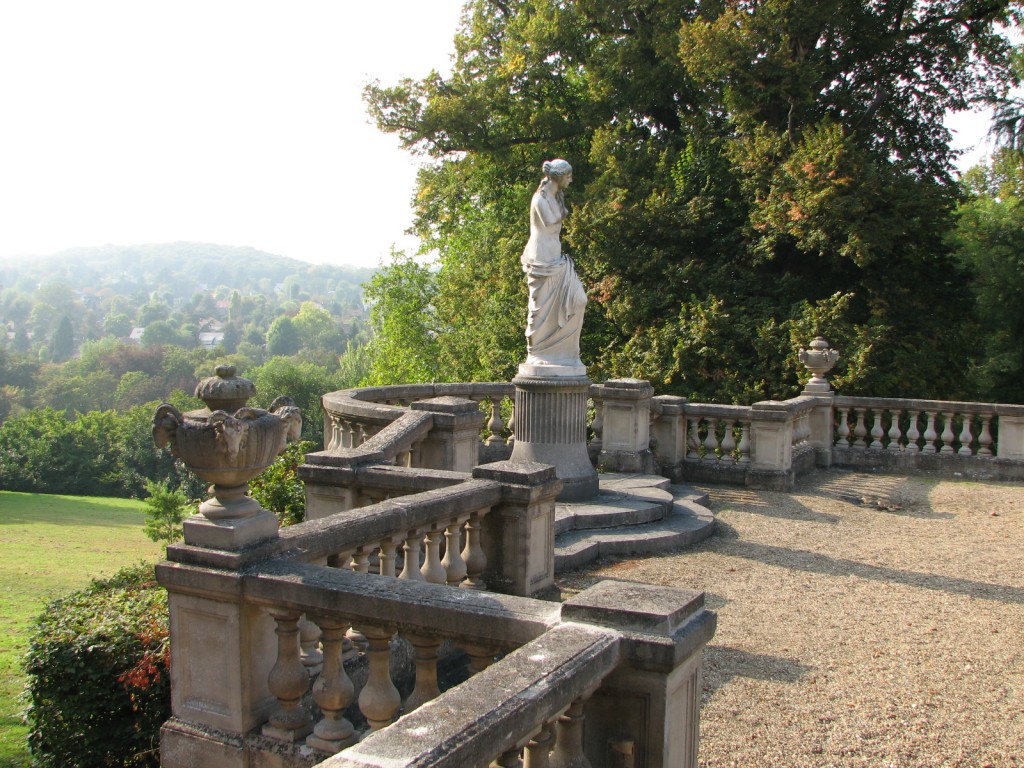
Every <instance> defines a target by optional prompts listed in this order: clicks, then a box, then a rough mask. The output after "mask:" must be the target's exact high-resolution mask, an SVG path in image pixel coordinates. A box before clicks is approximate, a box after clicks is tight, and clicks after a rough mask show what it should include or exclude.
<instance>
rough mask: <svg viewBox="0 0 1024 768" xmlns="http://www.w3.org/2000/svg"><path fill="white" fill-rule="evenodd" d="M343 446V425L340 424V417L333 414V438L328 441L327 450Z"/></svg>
mask: <svg viewBox="0 0 1024 768" xmlns="http://www.w3.org/2000/svg"><path fill="white" fill-rule="evenodd" d="M335 448H341V427H340V425H339V424H338V417H337V416H335V415H334V414H333V413H332V414H331V439H330V440H328V441H327V450H329V451H331V450H334V449H335Z"/></svg>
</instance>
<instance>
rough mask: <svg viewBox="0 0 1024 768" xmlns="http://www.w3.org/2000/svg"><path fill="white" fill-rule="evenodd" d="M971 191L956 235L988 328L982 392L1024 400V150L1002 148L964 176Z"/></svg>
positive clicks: (984, 341)
mask: <svg viewBox="0 0 1024 768" xmlns="http://www.w3.org/2000/svg"><path fill="white" fill-rule="evenodd" d="M964 186H965V188H966V190H967V191H968V193H969V194H970V195H971V196H970V198H969V199H967V200H966V201H964V202H963V203H962V204H961V205H960V207H959V209H958V210H957V227H956V229H955V230H954V231H953V232H952V234H951V240H952V242H953V243H954V244H955V245H956V247H957V249H958V250H957V253H958V255H959V257H960V259H961V260H962V262H963V263H964V265H965V266H966V267H967V268H968V269H969V270H970V272H971V274H972V275H973V278H972V280H971V282H970V285H971V288H972V292H973V294H974V296H975V299H976V312H977V314H978V317H979V318H980V319H981V321H982V324H983V326H984V328H985V333H984V335H983V337H982V347H983V349H984V357H983V358H982V359H981V361H980V362H979V365H978V368H977V370H976V371H975V374H974V375H975V376H976V378H977V380H978V385H979V388H980V394H981V395H982V397H984V398H986V399H992V400H996V401H998V402H1010V403H1024V346H1022V344H1021V339H1024V155H1022V154H1021V153H1019V152H1015V151H1011V150H1006V149H1004V150H1001V151H1000V152H998V153H996V155H995V156H994V157H993V158H992V160H991V162H990V163H989V164H988V165H986V166H978V167H976V168H973V169H971V170H970V171H969V172H968V173H967V174H966V176H965V178H964Z"/></svg>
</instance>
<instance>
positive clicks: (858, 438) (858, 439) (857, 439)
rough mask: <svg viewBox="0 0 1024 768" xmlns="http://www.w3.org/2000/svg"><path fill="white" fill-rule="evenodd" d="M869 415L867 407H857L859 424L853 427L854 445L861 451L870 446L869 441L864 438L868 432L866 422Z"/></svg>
mask: <svg viewBox="0 0 1024 768" xmlns="http://www.w3.org/2000/svg"><path fill="white" fill-rule="evenodd" d="M867 415H868V412H867V409H866V408H859V409H857V424H856V426H854V428H853V437H854V441H853V447H854V448H856V449H858V450H861V451H863V450H864V449H865V448H867V447H868V444H867V442H866V441H865V440H864V438H865V437H867V434H868V428H867V426H866V425H865V423H864V421H865V419H866V418H867Z"/></svg>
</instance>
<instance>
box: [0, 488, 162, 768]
mask: <svg viewBox="0 0 1024 768" xmlns="http://www.w3.org/2000/svg"><path fill="white" fill-rule="evenodd" d="M143 509H144V507H143V504H142V503H141V502H138V501H131V500H127V499H105V498H92V497H81V496H49V495H44V494H34V493H11V492H8V491H0V547H2V551H3V556H2V557H0V768H24V767H25V766H28V765H29V762H30V761H29V754H28V747H27V746H26V743H25V740H26V737H27V734H28V729H27V728H25V726H24V725H23V724H22V719H21V714H22V711H23V709H24V706H25V703H24V701H23V700H22V698H21V694H22V691H23V689H24V685H25V677H24V674H23V673H22V669H21V663H22V658H23V657H24V655H25V650H26V648H27V644H28V632H29V627H30V625H31V623H32V620H33V619H34V618H35V617H36V616H37V615H38V614H39V613H40V612H41V611H42V609H43V607H44V605H45V604H46V602H47V601H48V600H50V599H51V598H54V597H58V596H60V595H62V594H65V593H67V592H70V591H72V590H75V589H78V588H80V587H84V586H85V585H86V584H88V583H89V580H90V579H92V578H96V577H99V576H109V575H111V574H112V573H114V572H115V571H117V570H119V569H120V568H122V567H123V566H126V565H132V564H134V563H137V562H139V561H140V560H144V561H146V562H153V563H155V562H156V561H157V560H158V559H159V558H160V556H161V554H162V552H163V547H162V545H159V544H156V543H154V542H152V541H150V540H149V539H147V538H146V537H145V535H144V534H143V533H142V526H143V522H144V520H145V514H144V512H143Z"/></svg>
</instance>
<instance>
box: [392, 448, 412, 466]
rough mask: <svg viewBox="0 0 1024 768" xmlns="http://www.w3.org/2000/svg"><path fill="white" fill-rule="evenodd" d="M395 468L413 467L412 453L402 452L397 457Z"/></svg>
mask: <svg viewBox="0 0 1024 768" xmlns="http://www.w3.org/2000/svg"><path fill="white" fill-rule="evenodd" d="M395 466H396V467H411V466H412V452H411V451H402V452H401V453H398V454H396V455H395Z"/></svg>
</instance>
